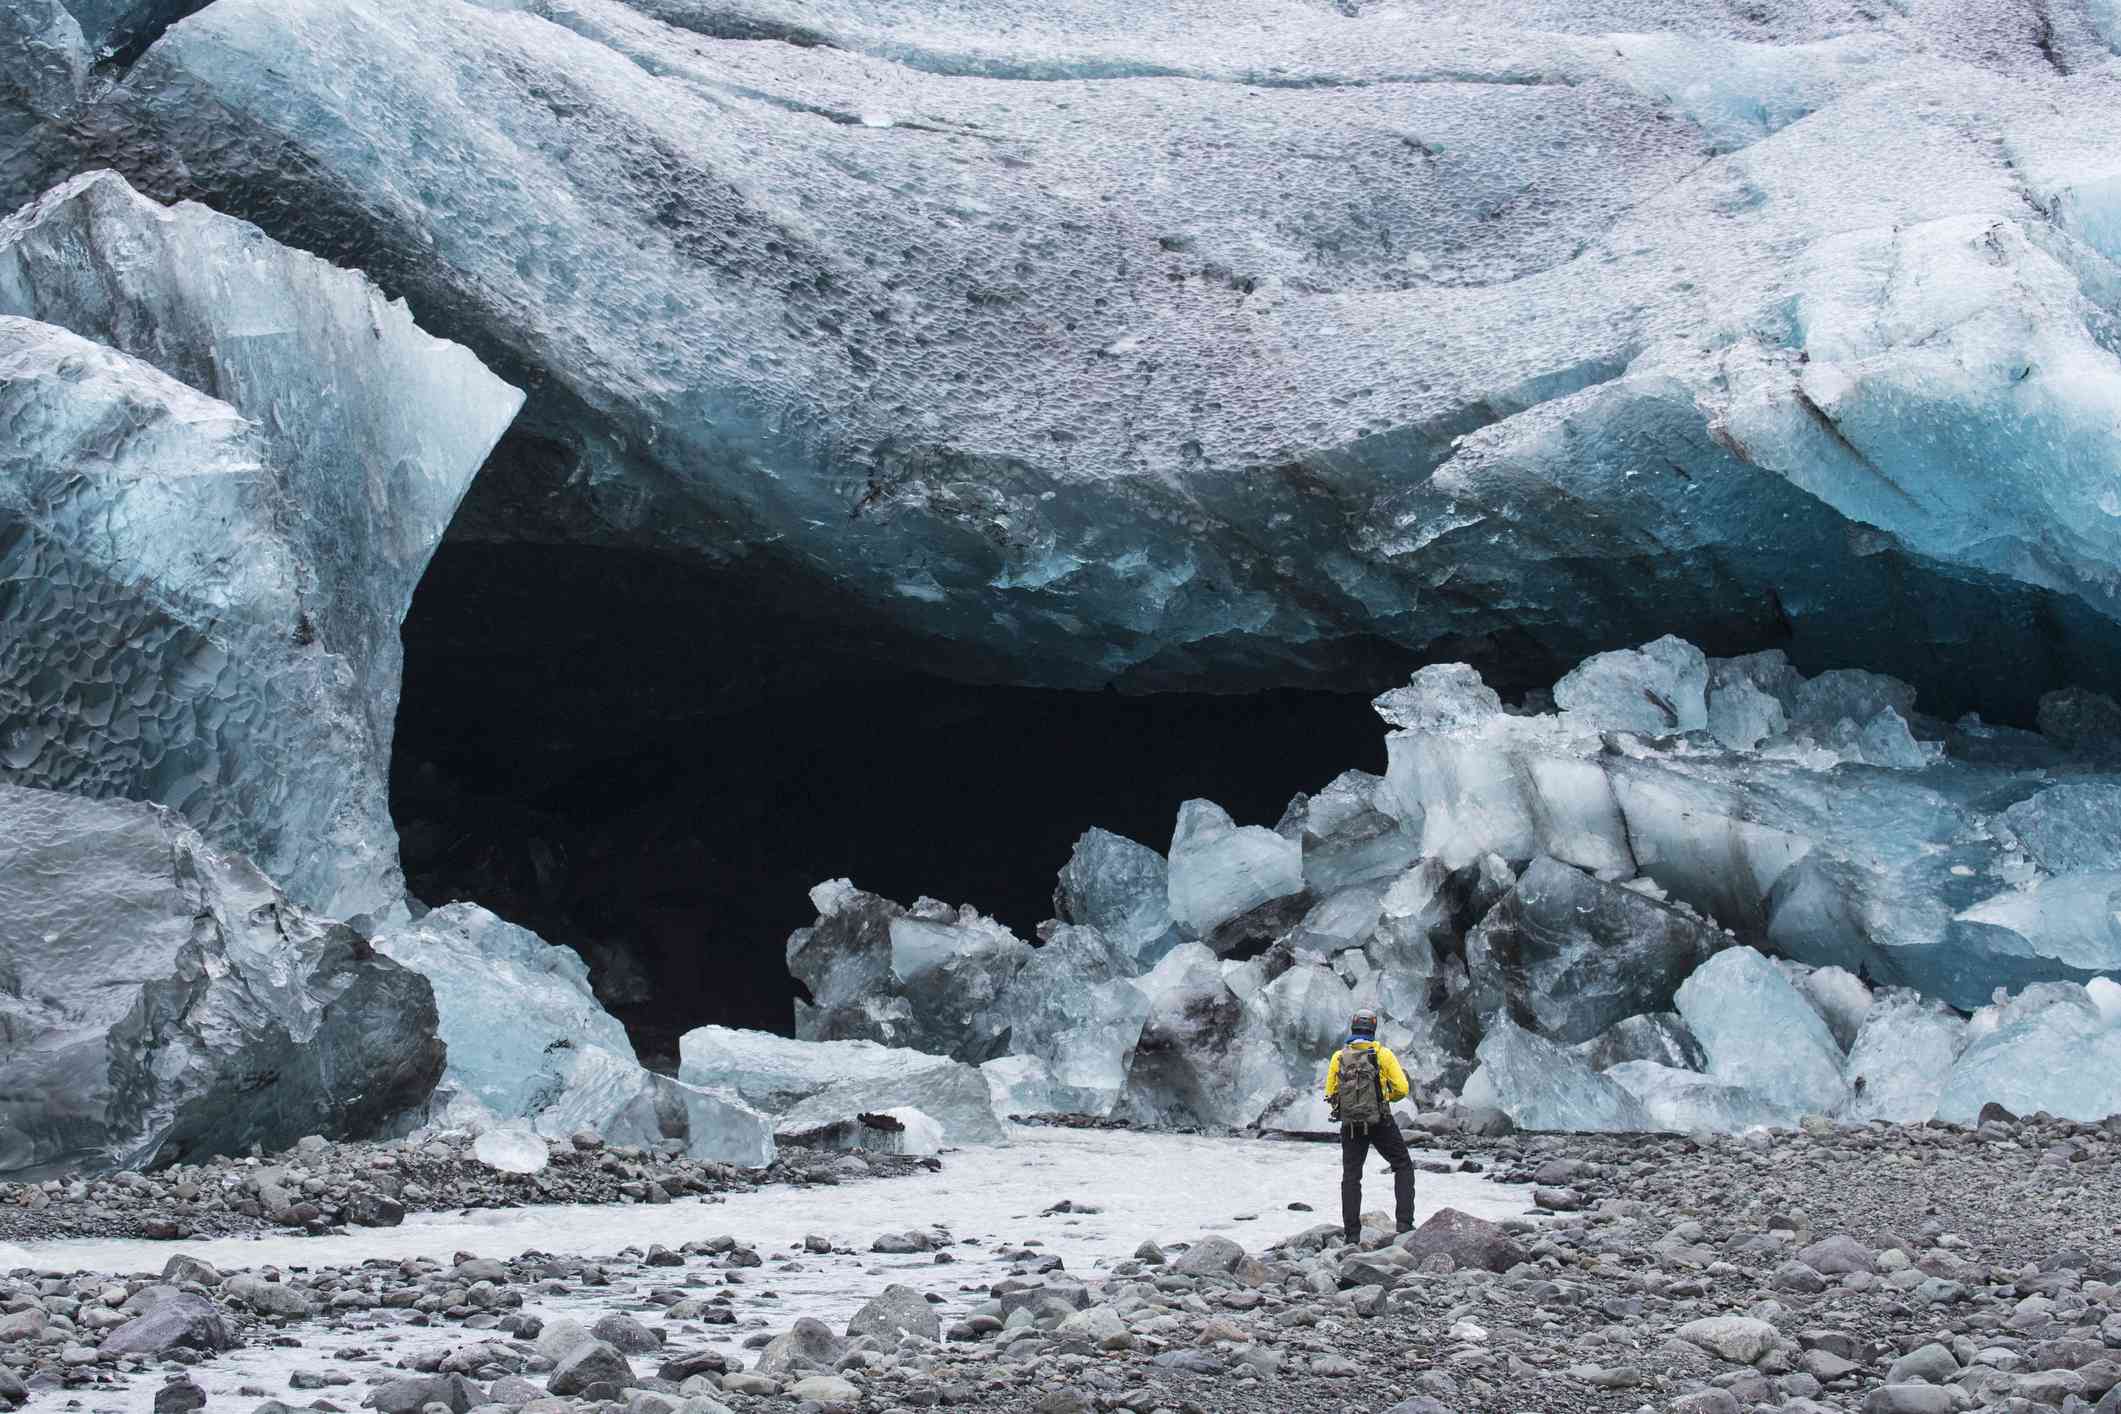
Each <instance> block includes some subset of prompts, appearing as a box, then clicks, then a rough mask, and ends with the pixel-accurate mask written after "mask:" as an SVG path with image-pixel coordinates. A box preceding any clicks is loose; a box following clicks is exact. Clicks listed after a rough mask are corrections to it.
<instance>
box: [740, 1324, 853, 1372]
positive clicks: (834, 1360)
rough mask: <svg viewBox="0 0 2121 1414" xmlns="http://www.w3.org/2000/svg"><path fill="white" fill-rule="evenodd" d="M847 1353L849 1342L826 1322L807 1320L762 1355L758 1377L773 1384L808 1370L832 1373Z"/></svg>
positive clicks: (795, 1326) (770, 1346)
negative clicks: (761, 1376)
mask: <svg viewBox="0 0 2121 1414" xmlns="http://www.w3.org/2000/svg"><path fill="white" fill-rule="evenodd" d="M846 1353H847V1342H846V1341H844V1340H842V1339H841V1338H840V1337H839V1336H836V1335H834V1334H833V1333H832V1328H831V1327H830V1326H827V1325H826V1324H825V1323H824V1322H823V1321H819V1320H816V1319H814V1318H812V1317H809V1316H805V1317H803V1318H802V1319H801V1320H799V1321H797V1322H796V1323H795V1324H794V1325H793V1326H792V1327H790V1328H789V1329H788V1331H787V1332H786V1333H785V1334H782V1335H777V1336H775V1337H774V1338H773V1339H772V1340H771V1341H769V1342H768V1343H767V1345H766V1348H765V1349H764V1350H762V1351H760V1352H759V1363H758V1367H757V1370H756V1373H758V1374H760V1375H763V1376H765V1377H766V1378H768V1379H773V1380H786V1379H792V1378H794V1377H796V1376H797V1375H799V1374H801V1373H802V1372H803V1371H805V1370H830V1369H832V1368H834V1367H835V1366H837V1365H838V1364H839V1362H840V1358H841V1357H842V1356H844V1355H845V1354H846Z"/></svg>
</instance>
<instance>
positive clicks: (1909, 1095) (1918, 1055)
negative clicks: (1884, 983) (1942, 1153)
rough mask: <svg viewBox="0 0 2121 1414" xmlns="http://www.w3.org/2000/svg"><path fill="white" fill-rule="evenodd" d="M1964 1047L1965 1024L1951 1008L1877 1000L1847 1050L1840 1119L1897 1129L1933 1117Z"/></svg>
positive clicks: (1894, 996)
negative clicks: (1876, 1122) (1846, 1090)
mask: <svg viewBox="0 0 2121 1414" xmlns="http://www.w3.org/2000/svg"><path fill="white" fill-rule="evenodd" d="M1965 1045H1966V1022H1965V1021H1964V1020H1963V1019H1961V1018H1960V1017H1959V1016H1958V1014H1957V1013H1955V1012H1953V1011H1951V1010H1950V1009H1949V1008H1947V1007H1944V1006H1942V1005H1940V1004H1938V1003H1936V1002H1928V1001H1924V1000H1922V998H1920V997H1918V996H1916V995H1914V994H1913V993H1910V992H1902V991H1890V992H1886V993H1884V994H1882V995H1880V996H1879V997H1878V998H1877V999H1876V1000H1875V1001H1874V1002H1872V1004H1871V1009H1870V1011H1869V1012H1868V1013H1867V1014H1866V1015H1865V1016H1864V1018H1863V1027H1862V1029H1861V1030H1860V1031H1858V1032H1857V1033H1856V1041H1855V1044H1854V1045H1853V1046H1852V1047H1850V1049H1849V1058H1848V1064H1847V1066H1846V1067H1845V1069H1846V1072H1847V1074H1848V1078H1849V1088H1850V1092H1851V1093H1850V1098H1849V1103H1848V1108H1847V1109H1846V1110H1845V1111H1844V1112H1843V1113H1845V1114H1846V1115H1847V1116H1848V1117H1849V1118H1851V1119H1884V1120H1892V1121H1894V1122H1895V1123H1901V1124H1920V1123H1922V1122H1923V1121H1925V1120H1928V1119H1931V1118H1933V1117H1935V1115H1936V1113H1937V1102H1938V1100H1939V1099H1941V1098H1942V1097H1943V1094H1944V1087H1945V1083H1946V1081H1947V1079H1948V1078H1949V1077H1950V1075H1951V1071H1952V1065H1953V1063H1954V1062H1955V1061H1957V1060H1958V1058H1959V1052H1960V1051H1961V1049H1963V1048H1964V1047H1965Z"/></svg>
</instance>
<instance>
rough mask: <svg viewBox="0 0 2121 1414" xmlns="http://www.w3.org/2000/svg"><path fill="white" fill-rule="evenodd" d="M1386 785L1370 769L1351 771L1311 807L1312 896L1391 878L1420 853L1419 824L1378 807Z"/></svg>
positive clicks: (1306, 828) (1306, 842) (1306, 864)
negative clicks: (1383, 787)
mask: <svg viewBox="0 0 2121 1414" xmlns="http://www.w3.org/2000/svg"><path fill="white" fill-rule="evenodd" d="M1383 784H1384V780H1383V778H1382V777H1379V776H1373V775H1371V774H1369V773H1368V772H1367V771H1347V772H1344V773H1342V774H1341V775H1340V776H1338V777H1336V778H1335V779H1334V780H1333V783H1332V784H1331V785H1328V786H1327V787H1326V788H1325V789H1324V790H1322V791H1320V792H1319V793H1318V794H1317V795H1314V796H1312V797H1311V798H1310V800H1309V801H1308V802H1307V803H1306V805H1305V808H1304V817H1303V834H1302V838H1303V871H1304V882H1305V883H1306V884H1307V885H1309V887H1310V889H1311V892H1313V893H1315V894H1330V893H1332V892H1334V891H1335V890H1338V889H1344V888H1347V887H1349V886H1351V885H1354V884H1360V883H1366V882H1369V881H1371V880H1381V879H1386V878H1390V877H1391V876H1393V875H1396V874H1398V873H1400V872H1401V871H1402V870H1404V869H1405V868H1406V867H1407V866H1408V865H1410V864H1412V863H1413V862H1414V860H1415V858H1416V857H1417V856H1418V855H1419V854H1420V850H1421V827H1420V824H1419V823H1418V822H1414V821H1408V820H1403V819H1400V818H1399V817H1397V816H1394V815H1390V814H1387V813H1386V812H1385V811H1383V810H1382V809H1380V808H1379V807H1378V804H1377V791H1378V788H1379V787H1380V786H1382V785H1383Z"/></svg>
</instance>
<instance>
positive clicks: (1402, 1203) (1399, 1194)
mask: <svg viewBox="0 0 2121 1414" xmlns="http://www.w3.org/2000/svg"><path fill="white" fill-rule="evenodd" d="M1372 1145H1375V1146H1376V1148H1377V1156H1378V1157H1379V1158H1381V1159H1383V1160H1384V1161H1385V1162H1386V1163H1388V1164H1390V1165H1391V1166H1392V1215H1393V1217H1394V1218H1396V1219H1397V1220H1398V1225H1399V1230H1400V1231H1401V1232H1406V1231H1409V1230H1410V1229H1412V1228H1413V1226H1414V1159H1413V1156H1412V1155H1410V1154H1408V1153H1407V1140H1406V1136H1405V1135H1403V1134H1401V1133H1400V1132H1399V1126H1398V1125H1397V1124H1394V1123H1393V1122H1392V1121H1391V1120H1390V1119H1389V1118H1388V1119H1385V1120H1384V1121H1382V1122H1380V1123H1378V1124H1344V1125H1342V1126H1341V1127H1340V1225H1341V1226H1342V1227H1343V1228H1345V1229H1347V1233H1348V1241H1350V1242H1353V1241H1355V1240H1356V1239H1357V1238H1359V1237H1361V1236H1362V1166H1363V1161H1364V1160H1365V1159H1367V1158H1369V1157H1370V1148H1371V1146H1372Z"/></svg>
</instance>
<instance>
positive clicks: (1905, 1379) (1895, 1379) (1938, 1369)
mask: <svg viewBox="0 0 2121 1414" xmlns="http://www.w3.org/2000/svg"><path fill="white" fill-rule="evenodd" d="M1958 1373H1959V1361H1958V1358H1957V1357H1956V1356H1954V1355H1953V1354H1952V1352H1951V1351H1950V1350H1948V1349H1947V1348H1945V1347H1944V1346H1942V1345H1938V1344H1936V1343H1935V1342H1934V1341H1933V1342H1931V1343H1930V1344H1928V1345H1925V1346H1921V1347H1919V1348H1918V1349H1915V1350H1911V1351H1909V1352H1908V1353H1907V1354H1905V1355H1903V1356H1901V1357H1900V1358H1899V1359H1898V1360H1895V1361H1894V1362H1893V1363H1892V1366H1891V1367H1890V1368H1889V1369H1887V1370H1886V1372H1885V1381H1886V1383H1887V1384H1893V1385H1899V1384H1907V1383H1909V1382H1911V1381H1920V1382H1922V1383H1924V1384H1933V1385H1941V1384H1943V1383H1944V1382H1945V1381H1947V1380H1949V1379H1950V1378H1951V1377H1952V1376H1954V1375H1956V1374H1958Z"/></svg>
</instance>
